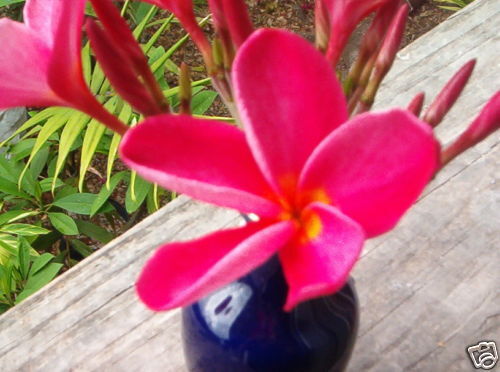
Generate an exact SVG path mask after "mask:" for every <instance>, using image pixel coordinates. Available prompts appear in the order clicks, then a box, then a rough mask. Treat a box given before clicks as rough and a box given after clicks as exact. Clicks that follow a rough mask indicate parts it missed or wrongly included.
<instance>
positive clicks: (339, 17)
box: [318, 0, 399, 66]
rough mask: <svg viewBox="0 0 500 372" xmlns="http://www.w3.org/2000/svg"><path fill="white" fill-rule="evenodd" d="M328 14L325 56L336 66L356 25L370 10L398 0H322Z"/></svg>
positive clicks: (372, 10)
mask: <svg viewBox="0 0 500 372" xmlns="http://www.w3.org/2000/svg"><path fill="white" fill-rule="evenodd" d="M318 1H319V0H318ZM322 1H323V2H324V5H325V6H326V8H327V9H328V12H329V15H330V41H329V44H328V50H327V52H326V56H327V58H328V60H329V61H331V63H332V64H333V65H334V66H336V65H337V62H338V60H339V58H340V55H341V54H342V51H343V50H344V47H345V45H346V43H347V41H348V40H349V37H350V36H351V33H352V32H353V31H354V29H355V28H356V26H357V25H358V24H359V23H360V22H361V21H362V20H363V19H364V18H366V17H367V16H368V15H369V14H370V13H371V12H374V11H376V10H377V9H379V8H380V7H382V6H384V5H385V4H387V3H388V2H391V1H392V2H399V0H322Z"/></svg>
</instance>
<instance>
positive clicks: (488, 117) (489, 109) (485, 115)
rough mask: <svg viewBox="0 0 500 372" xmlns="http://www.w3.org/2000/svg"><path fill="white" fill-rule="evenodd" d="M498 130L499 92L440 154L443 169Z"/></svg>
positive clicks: (499, 114)
mask: <svg viewBox="0 0 500 372" xmlns="http://www.w3.org/2000/svg"><path fill="white" fill-rule="evenodd" d="M498 129H500V91H498V92H497V93H495V94H494V95H493V97H492V98H491V99H490V100H489V101H488V103H487V104H486V105H485V106H484V108H483V109H482V110H481V112H480V113H479V115H478V116H477V117H476V119H474V121H473V122H472V124H471V125H469V127H468V128H467V129H466V130H465V131H464V132H463V133H462V134H461V135H460V136H459V137H458V138H457V139H456V140H455V141H453V142H452V143H451V144H450V145H448V146H447V147H446V148H444V150H443V152H442V153H441V166H442V167H443V166H444V165H446V164H447V163H448V162H450V161H451V160H452V159H453V158H455V157H456V156H457V155H459V154H461V153H462V152H464V151H465V150H467V149H468V148H470V147H472V146H474V145H475V144H477V143H479V142H481V141H482V140H483V139H485V138H486V137H488V136H489V135H490V134H492V133H493V132H495V131H496V130H498Z"/></svg>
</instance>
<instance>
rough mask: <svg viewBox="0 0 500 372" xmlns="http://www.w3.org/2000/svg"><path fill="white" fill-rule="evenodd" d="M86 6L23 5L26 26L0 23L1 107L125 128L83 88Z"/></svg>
mask: <svg viewBox="0 0 500 372" xmlns="http://www.w3.org/2000/svg"><path fill="white" fill-rule="evenodd" d="M84 6H85V0H74V1H71V2H70V1H59V0H27V1H26V5H25V8H24V24H22V23H19V22H15V21H12V20H10V19H0V45H2V53H0V107H1V108H6V107H15V106H68V107H73V108H76V109H78V110H80V111H83V112H85V113H87V114H89V115H91V116H93V117H95V118H96V119H98V120H100V121H101V122H102V123H104V124H106V125H107V126H108V127H109V128H111V129H113V130H115V131H116V132H119V133H124V132H125V131H126V130H127V127H126V126H125V125H124V124H122V123H121V122H120V121H118V120H117V119H116V118H115V117H114V116H113V115H111V114H110V113H109V112H107V111H106V110H105V109H104V108H103V107H102V105H101V104H100V103H99V102H98V101H97V100H96V99H95V98H94V96H93V95H92V93H91V92H90V91H89V89H88V87H87V85H86V84H85V81H84V78H83V74H82V67H81V56H80V53H81V32H82V23H83V16H84Z"/></svg>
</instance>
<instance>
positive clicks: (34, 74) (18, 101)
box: [0, 19, 62, 108]
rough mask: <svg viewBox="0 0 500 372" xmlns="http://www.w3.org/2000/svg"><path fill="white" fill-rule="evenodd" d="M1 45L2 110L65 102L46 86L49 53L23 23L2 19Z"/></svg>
mask: <svg viewBox="0 0 500 372" xmlns="http://www.w3.org/2000/svg"><path fill="white" fill-rule="evenodd" d="M0 45H2V53H0V66H1V68H0V107H1V108H6V107H15V106H49V105H57V104H60V103H61V102H62V100H60V99H59V98H58V97H57V96H56V95H55V94H54V92H53V91H52V89H51V88H50V87H49V85H48V82H47V69H48V64H49V57H50V50H49V49H48V48H47V46H46V45H45V44H44V42H43V41H42V40H40V39H39V38H38V37H37V36H35V35H34V34H33V33H32V32H31V31H30V30H29V29H28V28H26V27H25V26H24V25H23V24H22V23H19V22H14V21H12V20H10V19H1V20H0ZM33 61H36V63H33Z"/></svg>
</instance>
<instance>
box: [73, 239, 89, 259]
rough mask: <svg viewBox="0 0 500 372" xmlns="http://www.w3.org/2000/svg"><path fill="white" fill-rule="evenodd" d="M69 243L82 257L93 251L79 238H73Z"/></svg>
mask: <svg viewBox="0 0 500 372" xmlns="http://www.w3.org/2000/svg"><path fill="white" fill-rule="evenodd" d="M71 245H72V246H73V248H74V249H75V251H77V252H78V253H79V254H81V255H82V257H88V256H90V255H91V254H92V253H93V250H92V248H90V247H89V246H88V245H87V244H85V243H84V242H82V241H80V240H76V239H73V240H72V241H71Z"/></svg>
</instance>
